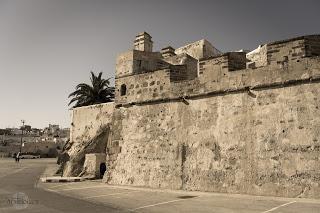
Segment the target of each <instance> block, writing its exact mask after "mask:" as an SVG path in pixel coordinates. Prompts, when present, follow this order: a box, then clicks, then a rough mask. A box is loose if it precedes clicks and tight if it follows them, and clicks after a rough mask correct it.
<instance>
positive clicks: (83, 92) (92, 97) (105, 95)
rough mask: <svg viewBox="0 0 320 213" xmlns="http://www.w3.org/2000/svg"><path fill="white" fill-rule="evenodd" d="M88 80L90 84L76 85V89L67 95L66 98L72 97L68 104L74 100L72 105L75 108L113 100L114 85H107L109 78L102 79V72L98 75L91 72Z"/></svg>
mask: <svg viewBox="0 0 320 213" xmlns="http://www.w3.org/2000/svg"><path fill="white" fill-rule="evenodd" d="M90 80H91V84H92V86H91V85H88V84H85V83H81V84H78V85H77V86H76V91H74V92H73V93H71V94H70V95H69V96H68V98H71V97H73V98H72V99H71V101H70V102H69V104H68V105H70V104H72V103H73V102H76V104H75V105H74V106H73V107H74V108H75V107H81V106H88V105H93V104H100V103H107V102H112V101H113V100H114V87H111V86H109V84H110V81H109V80H110V78H108V79H103V78H102V72H100V73H99V74H98V76H96V75H95V74H94V73H93V72H91V78H90Z"/></svg>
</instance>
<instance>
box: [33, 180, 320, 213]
mask: <svg viewBox="0 0 320 213" xmlns="http://www.w3.org/2000/svg"><path fill="white" fill-rule="evenodd" d="M38 186H39V187H43V188H45V189H46V190H48V191H51V192H54V193H59V194H63V195H66V196H70V197H74V198H78V199H82V200H86V201H89V202H93V203H97V204H103V205H107V206H112V207H113V208H116V209H119V211H121V212H122V211H126V212H166V213H170V212H217V213H220V212H221V213H227V212H248V213H250V212H255V213H267V212H283V213H289V212H290V213H292V212H293V213H294V212H299V213H300V212H304V213H311V212H312V213H319V212H320V200H312V199H290V198H278V197H262V196H249V195H231V194H218V193H204V192H187V191H174V190H157V189H148V188H137V187H122V186H111V185H107V184H104V183H102V182H101V181H85V182H78V183H41V184H39V185H38Z"/></svg>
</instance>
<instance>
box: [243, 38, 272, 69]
mask: <svg viewBox="0 0 320 213" xmlns="http://www.w3.org/2000/svg"><path fill="white" fill-rule="evenodd" d="M247 59H248V61H249V62H248V65H247V66H248V68H254V67H263V66H267V64H268V63H267V45H266V44H265V45H259V47H258V48H256V49H254V50H252V51H251V52H249V53H247Z"/></svg>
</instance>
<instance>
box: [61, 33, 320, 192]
mask: <svg viewBox="0 0 320 213" xmlns="http://www.w3.org/2000/svg"><path fill="white" fill-rule="evenodd" d="M316 38H318V37H308V38H307V37H300V38H298V39H293V40H286V41H281V42H274V43H270V44H267V45H266V46H263V47H261V48H259V50H258V51H256V52H255V53H254V54H256V55H255V56H254V57H251V56H252V54H251V56H249V57H248V54H247V55H245V53H243V52H233V53H225V54H222V55H213V56H212V55H211V56H210V57H209V58H208V57H207V58H202V59H199V63H198V67H197V73H198V76H197V77H196V78H194V79H191V80H190V79H188V80H177V81H173V80H172V78H173V77H174V76H175V74H174V73H173V72H172V69H173V68H172V67H171V68H170V67H169V68H166V69H162V70H153V71H150V70H149V71H148V72H139V73H137V72H133V74H132V75H126V76H124V75H123V76H119V77H118V78H117V79H116V88H118V89H119V90H118V91H117V93H116V102H115V103H114V105H112V104H111V105H110V104H109V105H108V104H106V105H103V104H102V105H98V106H92V107H87V108H86V107H84V108H79V109H75V110H74V113H73V125H74V127H73V128H72V129H71V131H72V134H73V136H72V137H71V138H72V140H74V143H73V145H72V147H73V148H71V149H70V150H71V151H70V152H69V153H70V155H71V156H72V155H77V153H79V150H81V149H84V147H85V146H87V144H86V143H84V142H83V141H82V140H83V138H85V137H86V135H90V138H94V134H96V133H97V132H98V129H99V128H100V126H101V125H102V126H103V125H108V126H109V130H108V131H109V133H110V134H108V137H107V139H104V144H105V146H106V149H105V152H106V153H107V168H108V170H107V173H106V174H105V176H104V180H105V182H107V183H111V184H121V185H134V186H148V187H157V188H171V189H185V190H200V191H212V192H227V193H247V194H255V195H272V196H286V197H309V198H320V159H319V156H320V139H319V135H320V117H319V116H318V115H319V108H320V87H319V85H320V84H319V83H320V58H319V56H318V53H319V52H317V51H318V50H319V49H318V46H317V45H318V43H317V42H318V40H317V39H316ZM148 39H149V37H148ZM149 40H150V39H149ZM149 40H148V41H149ZM311 44H312V45H311ZM139 45H140V43H139ZM143 47H144V46H143V45H142V46H139V48H143ZM147 47H148V48H149V47H150V45H147ZM188 48H192V45H191V46H189V47H188ZM148 50H150V48H149V49H148ZM188 51H191V50H189V49H188ZM195 53H197V54H198V52H196V51H195ZM163 54H165V58H166V62H167V63H169V64H170V66H171V65H172V66H182V67H183V66H185V65H186V64H184V63H181V64H172V62H170V57H176V58H177V56H176V55H175V54H176V53H175V52H174V51H173V49H171V48H170V49H169V50H168V51H163ZM283 54H291V55H290V56H287V57H284V55H283ZM249 55H250V54H249ZM250 57H251V59H252V60H250V61H248V60H249V59H248V58H250ZM171 60H173V59H171ZM248 65H249V66H250V67H251V68H246V67H247V66H248ZM260 65H263V66H260ZM161 66H162V65H161ZM182 67H180V69H183V68H182ZM186 70H187V69H184V71H181V70H180V73H183V74H185V71H186ZM187 72H189V71H187ZM158 82H159V83H158ZM122 85H126V90H125V93H124V94H123V95H121V91H122V92H123V90H122V88H121V87H122ZM139 91H140V92H139ZM154 94H157V95H154ZM95 119H96V120H97V123H96V122H95ZM102 151H104V150H102ZM69 168H72V167H70V166H69ZM68 171H71V170H70V169H69V170H68ZM66 174H67V173H65V175H66Z"/></svg>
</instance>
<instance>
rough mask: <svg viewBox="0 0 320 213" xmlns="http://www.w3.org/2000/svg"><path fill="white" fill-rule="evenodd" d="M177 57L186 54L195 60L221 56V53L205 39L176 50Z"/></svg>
mask: <svg viewBox="0 0 320 213" xmlns="http://www.w3.org/2000/svg"><path fill="white" fill-rule="evenodd" d="M175 53H176V54H177V55H180V54H183V53H186V54H188V55H190V56H191V57H193V58H195V59H198V60H199V59H202V58H207V57H212V56H216V55H219V54H221V52H220V51H219V50H218V49H216V48H215V47H213V46H212V44H210V42H208V41H207V40H205V39H202V40H200V41H196V42H193V43H191V44H187V45H185V46H183V47H180V48H178V49H176V50H175Z"/></svg>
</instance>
